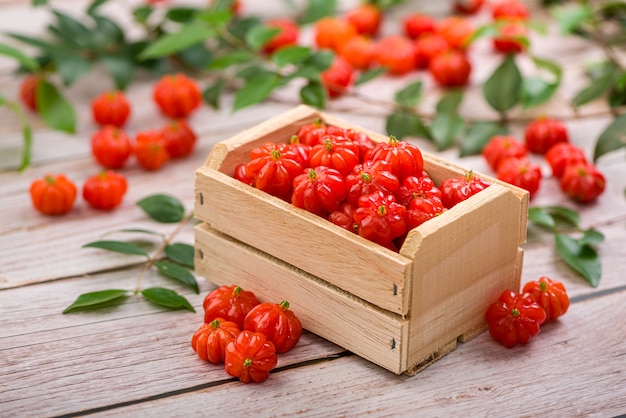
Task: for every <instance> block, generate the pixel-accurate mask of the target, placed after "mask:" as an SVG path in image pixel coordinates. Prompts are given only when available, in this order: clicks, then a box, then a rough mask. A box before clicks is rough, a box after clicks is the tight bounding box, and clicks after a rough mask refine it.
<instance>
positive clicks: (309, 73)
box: [285, 65, 322, 84]
mask: <svg viewBox="0 0 626 418" xmlns="http://www.w3.org/2000/svg"><path fill="white" fill-rule="evenodd" d="M321 74H322V72H321V71H320V70H319V69H317V68H316V67H315V66H313V65H304V66H301V67H300V68H298V69H297V70H296V71H294V72H293V73H291V74H290V75H288V76H287V77H285V79H286V80H293V79H296V78H298V77H301V78H304V79H307V80H308V81H311V82H314V83H318V84H319V83H321V77H320V76H321Z"/></svg>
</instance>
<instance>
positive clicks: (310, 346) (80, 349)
mask: <svg viewBox="0 0 626 418" xmlns="http://www.w3.org/2000/svg"><path fill="white" fill-rule="evenodd" d="M138 274H139V270H138V269H130V270H124V271H118V272H109V273H106V274H100V275H94V276H91V277H88V278H79V279H72V280H62V281H57V282H52V283H46V284H43V285H33V286H27V287H22V288H16V289H9V290H4V291H1V292H0V321H2V327H0V353H1V355H0V370H2V382H1V383H0V416H56V415H62V414H71V413H76V412H79V411H82V410H89V409H94V408H101V407H107V406H109V405H112V404H116V403H120V402H131V403H132V402H136V401H140V400H141V399H146V398H150V397H158V396H159V395H161V394H162V393H167V392H177V391H184V390H188V389H189V388H194V387H207V386H212V385H219V384H221V383H222V382H227V381H231V380H232V379H231V378H230V376H228V375H227V374H226V373H225V372H224V370H223V367H222V366H220V365H211V364H209V363H205V362H202V361H201V360H200V359H199V358H198V357H197V355H196V353H194V351H193V350H192V348H191V345H190V341H191V336H192V335H193V333H194V332H195V331H196V330H197V329H198V328H199V327H200V325H201V324H202V322H203V313H202V301H203V300H204V296H205V295H206V294H207V293H208V291H210V290H211V289H213V288H214V286H213V285H211V284H209V283H207V282H204V281H202V280H200V286H201V289H202V291H201V293H200V294H198V295H196V294H194V293H192V292H190V291H189V290H185V289H183V288H180V287H179V286H177V285H175V284H173V282H172V281H171V280H168V279H165V278H163V277H162V276H159V275H158V274H157V273H153V272H151V273H149V274H148V275H147V276H146V277H145V278H144V281H143V283H144V286H145V287H150V286H166V287H168V288H172V289H175V290H177V291H178V292H179V293H180V294H182V295H183V296H185V297H186V298H187V299H188V300H189V301H190V302H191V303H192V305H193V306H194V307H195V308H196V313H195V314H193V313H191V312H189V311H166V310H163V309H161V308H158V307H155V306H153V305H151V304H149V303H147V302H145V301H141V300H138V298H137V297H134V296H131V297H130V298H129V300H128V302H126V303H124V304H122V305H120V306H118V307H116V308H107V309H104V310H102V311H100V310H97V311H90V312H82V313H75V314H68V315H61V311H62V310H63V309H64V308H65V307H67V306H68V305H69V304H70V303H72V302H73V301H74V299H75V298H76V297H77V296H78V294H80V293H83V292H89V291H96V290H103V289H109V288H122V289H132V288H133V287H134V286H135V282H136V277H137V275H138ZM342 351H343V349H342V348H339V347H337V346H335V345H334V344H331V343H329V342H327V341H324V340H322V339H321V338H319V337H317V336H315V335H314V334H310V333H308V332H305V333H304V335H303V337H302V339H301V341H300V342H299V343H298V344H297V345H296V346H295V347H294V349H292V350H291V351H289V352H288V353H285V354H282V355H280V356H279V362H278V367H288V366H290V365H294V364H298V363H301V362H307V361H310V360H312V359H318V358H325V357H332V356H334V355H336V354H338V353H340V352H342Z"/></svg>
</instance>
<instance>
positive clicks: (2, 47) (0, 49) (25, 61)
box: [0, 43, 39, 71]
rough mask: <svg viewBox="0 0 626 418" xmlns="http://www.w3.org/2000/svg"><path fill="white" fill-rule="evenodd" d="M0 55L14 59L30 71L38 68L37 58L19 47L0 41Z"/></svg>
mask: <svg viewBox="0 0 626 418" xmlns="http://www.w3.org/2000/svg"><path fill="white" fill-rule="evenodd" d="M0 55H5V56H7V57H11V58H14V59H16V60H17V62H18V63H19V64H20V65H21V66H22V67H24V68H27V69H28V70H30V71H37V70H39V63H38V62H37V60H34V59H32V58H30V57H29V56H27V55H26V54H24V53H23V52H22V51H20V50H19V49H17V48H14V47H12V46H9V45H6V44H2V43H0Z"/></svg>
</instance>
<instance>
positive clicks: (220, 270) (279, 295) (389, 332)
mask: <svg viewBox="0 0 626 418" xmlns="http://www.w3.org/2000/svg"><path fill="white" fill-rule="evenodd" d="M195 236H196V260H195V264H196V272H197V273H198V274H200V275H202V276H204V277H206V278H207V279H208V280H210V281H211V282H213V283H215V284H216V285H218V286H222V285H232V284H237V285H239V286H241V287H242V288H244V289H247V290H252V291H253V292H254V293H255V294H256V295H257V297H258V298H259V300H261V301H270V302H280V301H281V300H287V301H288V302H289V304H290V307H291V309H293V311H294V312H296V313H297V315H298V318H299V319H300V320H301V322H302V325H303V327H304V328H305V329H307V330H308V331H311V332H313V333H315V334H317V335H320V336H323V337H324V338H326V339H327V340H329V341H331V342H334V343H335V344H337V345H339V346H341V347H344V348H346V349H348V350H350V351H352V352H354V353H355V354H357V355H359V356H361V357H363V358H366V359H368V360H370V361H372V362H375V363H377V364H380V365H381V366H382V367H385V368H387V369H389V370H391V371H393V372H394V373H397V374H400V373H402V372H403V371H404V367H403V362H402V361H401V359H402V358H406V356H407V353H406V346H405V345H404V344H402V341H405V342H406V341H407V335H408V320H406V319H403V318H402V317H401V316H399V315H394V314H391V313H390V312H387V311H384V310H382V309H378V308H375V307H374V306H372V305H371V304H368V303H366V302H364V301H363V300H360V299H358V298H356V297H354V296H353V295H351V294H349V293H347V292H344V291H340V290H339V289H337V288H333V287H330V286H328V285H327V284H325V283H323V282H321V281H320V280H319V279H316V278H315V277H313V276H311V275H308V274H306V273H305V272H303V271H301V270H298V269H296V268H294V267H293V266H290V265H288V264H286V263H284V262H282V261H280V260H277V259H275V258H274V257H271V256H269V255H267V254H265V253H263V252H260V251H258V250H256V249H255V248H253V247H250V246H248V245H245V244H243V243H241V242H237V241H236V240H234V239H232V238H231V237H228V236H227V235H224V234H221V233H219V232H217V231H215V230H214V229H212V228H211V227H209V226H208V225H206V224H200V225H197V226H196V229H195ZM260 272H263V274H259V273H260Z"/></svg>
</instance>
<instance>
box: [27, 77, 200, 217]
mask: <svg viewBox="0 0 626 418" xmlns="http://www.w3.org/2000/svg"><path fill="white" fill-rule="evenodd" d="M38 80H39V79H38V76H36V75H32V76H29V77H27V78H26V79H25V80H24V81H23V83H22V86H23V87H22V90H21V91H22V94H21V98H22V101H23V102H24V103H25V104H26V105H27V106H28V107H29V108H31V109H33V110H34V111H36V110H37V104H36V101H35V94H34V90H35V89H36V84H37V82H38ZM153 100H154V102H155V104H156V105H157V106H158V108H159V109H160V111H161V112H162V113H163V114H164V115H165V116H167V117H169V118H170V119H171V120H170V121H169V122H168V123H167V124H166V125H165V126H164V127H162V128H161V129H149V130H143V131H140V132H138V133H137V134H136V135H135V138H134V142H133V141H131V138H130V137H129V135H127V134H126V132H125V131H124V130H123V126H124V125H125V124H126V122H127V121H128V118H129V117H130V115H131V112H132V106H131V104H130V102H129V101H128V99H127V98H126V96H125V95H124V93H122V92H121V91H109V92H105V93H102V94H101V95H100V96H98V97H96V98H95V99H94V100H93V101H92V103H91V110H92V116H93V121H94V122H95V123H96V124H97V125H100V129H99V130H98V131H96V132H95V133H94V134H93V135H92V137H91V151H92V155H93V157H94V159H95V160H96V162H97V163H98V164H99V165H101V166H102V167H103V168H104V171H101V172H100V173H98V174H96V175H94V176H92V177H90V178H89V179H88V180H87V181H86V182H85V183H84V185H83V189H82V194H83V198H84V199H85V201H86V202H87V203H89V205H90V206H91V207H93V208H95V209H100V210H111V209H114V208H115V207H117V206H118V205H119V204H120V203H121V202H122V199H123V197H124V194H125V193H126V191H127V189H128V182H127V179H126V178H125V176H124V175H123V174H121V173H119V172H115V171H113V170H117V169H120V168H122V167H123V166H124V165H125V164H126V163H127V162H128V160H129V159H130V157H131V156H132V155H134V156H135V159H136V161H137V163H138V164H139V166H140V167H142V168H143V169H146V170H158V169H160V168H161V167H162V166H163V164H165V163H166V162H167V161H169V160H171V159H177V158H183V157H186V156H188V155H189V154H191V153H192V152H193V150H194V147H195V143H196V134H195V133H194V131H193V130H192V129H191V127H190V126H189V124H188V123H187V122H186V118H187V117H188V116H189V115H191V114H192V112H194V111H195V110H196V109H197V108H198V107H199V106H200V103H201V100H202V99H201V93H200V89H199V87H198V85H197V84H196V82H195V81H194V80H192V79H190V78H188V77H186V76H185V75H182V74H176V75H166V76H163V77H162V78H161V79H160V80H159V81H158V82H157V83H156V84H155V85H154V88H153ZM76 193H77V188H76V185H75V184H74V183H73V182H72V181H70V180H69V179H68V178H67V177H66V176H65V175H56V176H54V175H46V176H45V177H44V178H42V179H37V180H35V181H34V182H33V183H32V185H31V188H30V195H31V199H32V202H33V206H34V207H35V209H37V210H38V211H39V212H41V213H44V214H47V215H63V214H66V213H68V212H70V211H71V210H72V209H73V207H74V202H75V198H76Z"/></svg>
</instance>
